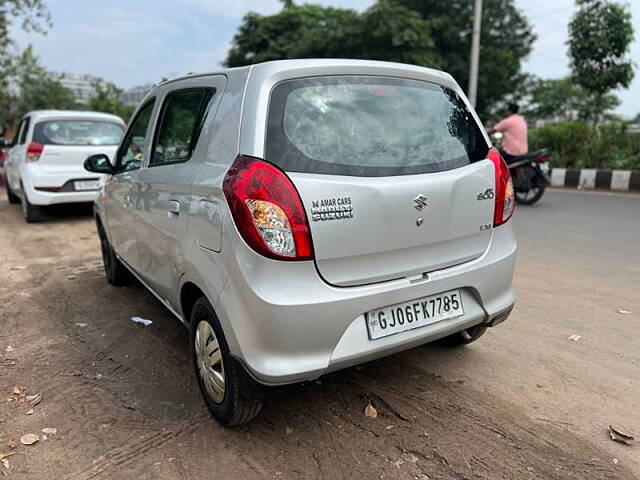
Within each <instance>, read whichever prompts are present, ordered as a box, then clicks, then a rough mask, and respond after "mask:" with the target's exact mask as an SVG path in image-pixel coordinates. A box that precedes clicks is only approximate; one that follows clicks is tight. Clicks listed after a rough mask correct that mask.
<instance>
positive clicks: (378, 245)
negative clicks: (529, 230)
mask: <svg viewBox="0 0 640 480" xmlns="http://www.w3.org/2000/svg"><path fill="white" fill-rule="evenodd" d="M488 151H489V146H488V144H487V141H486V139H485V136H484V135H483V134H482V132H481V130H480V128H479V126H478V124H477V122H476V120H475V119H474V117H473V115H472V114H471V113H470V111H469V110H468V109H467V106H466V104H465V102H464V101H463V100H462V99H461V98H460V96H459V95H458V94H457V93H456V92H455V91H454V90H453V89H450V88H448V87H446V86H442V85H439V84H435V83H430V82H425V81H418V80H409V79H401V78H392V77H375V76H326V77H312V78H304V79H294V80H287V81H284V82H281V83H279V84H277V85H276V86H275V87H274V89H273V91H272V94H271V100H270V104H269V115H268V122H267V140H266V150H265V157H266V160H267V161H269V162H271V163H273V164H275V165H277V166H278V167H280V168H281V169H282V170H284V171H285V172H286V173H287V175H288V176H289V178H290V179H291V181H292V182H293V184H294V185H295V187H296V189H297V191H298V192H299V195H300V197H301V199H302V203H303V205H304V208H305V211H306V214H307V218H308V221H309V226H310V232H311V237H312V242H313V249H314V255H315V262H316V264H317V268H318V271H319V273H320V274H321V275H322V277H323V278H324V279H325V280H326V281H327V282H329V283H332V284H334V285H338V286H354V285H363V284H370V283H375V282H380V281H385V280H391V279H396V278H401V277H412V276H421V275H423V274H427V273H429V272H433V271H434V270H438V269H442V268H446V267H450V266H452V265H458V264H461V263H464V262H468V261H470V260H473V259H475V258H478V257H479V256H481V255H482V254H483V252H485V250H486V249H487V247H488V245H489V242H490V239H491V229H492V228H493V223H494V206H495V200H494V199H495V195H496V192H495V191H494V190H495V188H496V176H495V175H496V169H495V168H494V164H493V163H492V161H490V160H487V156H488Z"/></svg>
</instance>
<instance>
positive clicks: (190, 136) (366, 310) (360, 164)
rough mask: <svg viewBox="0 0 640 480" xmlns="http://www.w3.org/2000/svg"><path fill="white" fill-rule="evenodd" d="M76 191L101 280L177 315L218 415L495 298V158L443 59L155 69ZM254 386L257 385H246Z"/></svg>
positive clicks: (243, 409)
mask: <svg viewBox="0 0 640 480" xmlns="http://www.w3.org/2000/svg"><path fill="white" fill-rule="evenodd" d="M85 168H86V169H87V170H89V171H91V172H97V173H107V174H110V177H109V179H108V180H107V182H106V183H105V185H104V187H103V188H102V190H101V191H100V193H99V197H98V199H97V200H96V203H95V215H96V222H97V227H98V233H99V235H100V239H101V244H102V253H103V257H104V265H105V271H106V276H107V279H108V281H109V282H110V283H112V284H113V285H123V284H125V283H127V281H129V280H130V279H131V277H132V276H134V277H136V278H137V279H138V280H140V281H141V282H142V283H143V284H144V285H145V286H146V287H148V289H149V290H150V291H151V292H152V293H154V294H155V295H156V296H157V297H158V299H159V300H160V301H161V302H162V303H163V304H164V305H165V306H166V307H167V308H168V309H169V310H170V311H171V312H172V313H173V314H175V316H176V317H178V318H179V319H180V320H181V321H182V322H183V323H184V324H185V325H187V326H188V327H189V328H190V331H191V345H192V350H193V365H194V369H195V372H196V375H197V377H198V381H199V384H200V387H201V390H202V394H203V396H204V399H205V401H206V403H207V406H208V407H209V409H210V410H211V412H212V413H213V415H214V416H215V417H216V418H217V419H218V420H219V421H220V422H221V423H222V424H224V425H234V424H239V423H243V422H246V421H248V420H250V419H251V418H253V417H254V416H255V415H256V414H257V413H258V412H259V411H260V408H261V405H262V401H263V400H264V399H265V398H267V397H268V395H267V394H268V392H269V389H268V388H265V387H269V386H276V385H283V384H288V383H293V382H301V381H306V380H313V379H316V378H318V377H319V376H320V375H323V374H325V373H327V372H331V371H334V370H338V369H341V368H345V367H348V366H351V365H355V364H359V363H362V362H366V361H369V360H372V359H375V358H378V357H382V356H385V355H389V354H391V353H394V352H398V351H402V350H406V349H409V348H412V347H415V346H417V345H421V344H424V343H427V342H431V341H433V340H436V339H443V341H444V342H446V343H448V344H450V345H462V344H466V343H469V342H472V341H474V340H476V339H477V338H478V337H480V336H481V335H482V334H483V333H484V331H485V330H486V329H487V327H492V326H495V325H497V324H498V323H500V322H502V321H503V320H505V319H506V318H507V317H508V315H509V313H510V312H511V309H512V308H513V304H514V295H513V290H512V277H513V269H514V261H515V254H516V241H515V237H514V233H513V229H512V225H511V222H509V219H510V217H511V215H512V213H513V210H514V196H513V187H512V183H511V177H510V175H509V170H508V168H507V166H506V164H505V163H504V161H503V160H502V158H501V157H500V155H499V153H498V152H497V151H496V150H495V149H493V148H492V147H491V144H490V142H489V140H488V138H487V135H486V133H485V132H484V130H483V128H482V126H481V124H480V122H479V121H478V118H477V116H476V114H475V112H474V111H473V109H472V108H471V107H470V105H469V102H468V101H467V99H466V98H465V96H464V94H463V92H462V90H461V89H460V87H459V86H458V84H457V83H456V82H455V81H454V80H453V78H452V77H451V76H450V75H448V74H446V73H443V72H439V71H436V70H431V69H427V68H420V67H415V66H410V65H401V64H394V63H386V62H374V61H356V60H285V61H275V62H268V63H263V64H259V65H253V66H248V67H243V68H233V69H227V70H221V71H219V72H216V73H208V74H199V75H189V76H186V77H183V78H179V79H176V80H170V81H167V82H164V83H162V84H160V85H158V86H156V87H155V88H154V89H153V90H152V91H151V92H150V93H149V95H148V96H147V98H146V99H145V100H144V101H143V102H142V104H141V106H140V107H139V108H138V110H137V112H136V113H135V115H134V117H133V120H132V121H131V122H130V124H129V126H128V129H127V132H126V133H125V136H124V139H123V141H122V143H121V145H120V147H119V150H118V153H117V154H116V156H115V160H114V163H113V164H112V163H111V162H110V161H109V158H108V157H107V156H106V155H99V154H98V155H93V156H91V157H89V158H88V159H87V161H86V162H85ZM265 392H267V393H265Z"/></svg>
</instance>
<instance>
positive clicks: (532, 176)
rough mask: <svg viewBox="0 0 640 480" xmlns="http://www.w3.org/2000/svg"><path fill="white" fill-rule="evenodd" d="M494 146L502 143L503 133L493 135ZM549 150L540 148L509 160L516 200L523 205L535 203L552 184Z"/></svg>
mask: <svg viewBox="0 0 640 480" xmlns="http://www.w3.org/2000/svg"><path fill="white" fill-rule="evenodd" d="M491 140H492V142H493V144H494V146H496V147H498V148H500V146H501V145H502V133H500V132H496V133H494V134H493V135H491ZM550 158H551V152H549V150H546V149H544V150H538V151H536V152H531V153H527V154H526V155H522V156H520V157H511V158H509V160H507V165H508V166H509V172H511V181H512V182H513V189H514V193H515V197H516V202H517V203H520V204H523V205H533V204H534V203H536V202H537V201H538V200H540V199H541V198H542V195H544V191H545V189H546V188H547V187H548V186H549V185H551V182H550V181H549V171H550V170H551V169H550V167H549V159H550ZM505 160H506V159H505Z"/></svg>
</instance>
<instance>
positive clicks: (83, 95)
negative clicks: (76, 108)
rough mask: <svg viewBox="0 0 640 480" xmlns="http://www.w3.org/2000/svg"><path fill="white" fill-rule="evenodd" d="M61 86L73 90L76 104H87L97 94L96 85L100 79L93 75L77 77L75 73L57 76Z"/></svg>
mask: <svg viewBox="0 0 640 480" xmlns="http://www.w3.org/2000/svg"><path fill="white" fill-rule="evenodd" d="M55 76H56V78H57V79H58V81H59V82H60V85H62V86H63V87H65V88H67V89H69V90H71V93H73V96H74V97H75V99H76V102H78V103H80V104H85V103H87V102H88V101H89V99H90V98H91V97H92V96H93V95H94V94H95V91H96V89H95V88H94V84H95V82H96V81H98V82H99V81H100V79H99V78H97V77H93V76H91V75H76V74H73V73H58V74H55Z"/></svg>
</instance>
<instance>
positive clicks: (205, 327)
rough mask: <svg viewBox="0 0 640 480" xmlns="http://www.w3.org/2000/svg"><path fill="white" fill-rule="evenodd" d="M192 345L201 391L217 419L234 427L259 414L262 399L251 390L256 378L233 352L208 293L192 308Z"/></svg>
mask: <svg viewBox="0 0 640 480" xmlns="http://www.w3.org/2000/svg"><path fill="white" fill-rule="evenodd" d="M191 345H192V356H193V367H194V370H195V372H196V377H197V378H198V384H199V385H200V391H201V392H202V396H203V398H204V401H205V403H206V404H207V407H208V408H209V411H210V412H211V414H212V415H213V416H214V417H215V418H216V420H218V422H220V423H221V424H222V425H225V426H227V427H230V426H233V425H240V424H242V423H246V422H248V421H249V420H251V419H253V418H254V417H255V416H256V415H258V413H260V410H261V408H262V402H261V401H259V400H257V399H254V398H251V395H250V394H249V393H248V391H249V390H250V388H249V387H250V384H251V383H252V382H253V381H252V380H251V379H250V378H248V376H247V374H246V373H245V371H244V370H243V368H242V367H241V366H240V365H239V364H238V362H237V360H235V359H234V358H233V357H232V356H231V354H230V353H229V347H228V345H227V341H226V339H225V337H224V333H223V332H222V327H221V326H220V323H219V322H218V318H217V317H216V314H215V313H214V311H213V308H212V307H211V304H210V303H209V301H208V300H207V299H206V298H205V297H200V298H199V299H198V300H197V301H196V303H195V304H194V306H193V309H192V310H191Z"/></svg>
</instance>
